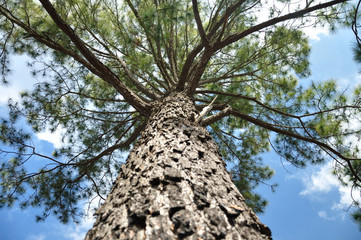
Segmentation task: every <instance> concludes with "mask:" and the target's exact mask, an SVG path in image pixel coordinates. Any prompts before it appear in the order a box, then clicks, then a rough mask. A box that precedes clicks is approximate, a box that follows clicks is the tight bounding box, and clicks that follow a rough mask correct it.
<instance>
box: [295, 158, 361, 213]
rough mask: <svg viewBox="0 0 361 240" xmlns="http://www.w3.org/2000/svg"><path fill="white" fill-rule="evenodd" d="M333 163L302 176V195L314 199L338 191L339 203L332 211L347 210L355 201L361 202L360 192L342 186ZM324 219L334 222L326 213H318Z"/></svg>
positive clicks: (334, 205)
mask: <svg viewBox="0 0 361 240" xmlns="http://www.w3.org/2000/svg"><path fill="white" fill-rule="evenodd" d="M332 168H333V163H332V162H329V163H327V164H325V165H324V166H322V167H320V168H319V169H318V171H314V172H312V173H306V174H304V175H303V176H302V182H303V184H304V187H305V188H304V189H303V190H302V191H301V192H300V195H303V196H309V197H314V196H315V195H318V196H320V195H322V194H326V193H329V192H330V191H332V190H337V191H338V193H339V197H340V198H339V200H338V202H336V203H334V204H333V206H332V208H331V210H342V211H344V210H347V209H349V208H350V206H352V204H353V201H354V200H355V201H358V202H361V196H360V190H354V191H352V188H351V187H350V186H344V185H342V184H341V183H340V182H339V180H338V179H337V178H336V176H335V175H333V174H332V172H331V171H332ZM318 215H319V216H320V217H322V218H324V219H328V220H332V218H330V217H328V215H327V213H326V212H325V211H320V212H318Z"/></svg>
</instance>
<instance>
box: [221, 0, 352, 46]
mask: <svg viewBox="0 0 361 240" xmlns="http://www.w3.org/2000/svg"><path fill="white" fill-rule="evenodd" d="M347 1H348V0H335V1H331V2H326V3H322V4H318V5H316V6H313V7H310V8H305V9H302V10H300V11H297V12H293V13H290V14H287V15H284V16H282V17H276V18H273V19H270V20H268V21H266V22H263V23H260V24H258V25H256V26H253V27H250V28H248V29H247V30H245V31H243V32H241V33H237V34H233V35H231V36H229V37H227V38H226V39H225V40H223V41H222V42H220V43H219V44H217V45H216V46H215V47H216V48H217V49H221V48H224V47H225V46H228V45H229V44H232V43H234V42H236V41H238V40H240V39H242V38H244V37H246V36H248V35H250V34H252V33H254V32H257V31H260V30H262V29H265V28H267V27H270V26H273V25H275V24H277V23H280V22H284V21H287V20H290V19H295V18H299V17H303V16H304V15H306V14H307V13H311V12H314V11H316V10H320V9H324V8H327V7H331V6H334V5H337V4H339V3H343V2H347Z"/></svg>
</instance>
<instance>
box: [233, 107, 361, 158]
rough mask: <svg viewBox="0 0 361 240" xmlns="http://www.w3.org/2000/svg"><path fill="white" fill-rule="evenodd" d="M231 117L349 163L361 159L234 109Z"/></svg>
mask: <svg viewBox="0 0 361 240" xmlns="http://www.w3.org/2000/svg"><path fill="white" fill-rule="evenodd" d="M231 115H233V116H235V117H239V118H242V119H244V120H246V121H248V122H250V123H253V124H255V125H257V126H260V127H263V128H265V129H268V130H270V131H273V132H276V133H279V134H282V135H285V136H289V137H293V138H296V139H299V140H302V141H305V142H309V143H313V144H316V145H318V146H319V147H321V148H324V149H326V150H328V151H330V152H331V153H332V154H334V155H335V156H337V157H339V158H341V159H343V160H345V161H348V162H349V161H355V160H361V159H358V158H348V157H345V156H343V155H342V154H341V153H340V152H338V151H337V150H335V149H334V148H332V147H330V146H329V145H327V144H326V143H323V142H320V141H318V140H316V139H313V138H309V137H304V136H301V135H299V134H296V133H293V132H290V131H287V130H284V129H280V128H277V127H275V126H273V125H272V124H270V123H267V122H264V121H262V120H259V119H257V118H254V117H251V116H249V115H246V114H244V113H241V112H239V111H236V110H234V109H231Z"/></svg>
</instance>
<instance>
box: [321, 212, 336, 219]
mask: <svg viewBox="0 0 361 240" xmlns="http://www.w3.org/2000/svg"><path fill="white" fill-rule="evenodd" d="M317 214H318V216H319V217H320V218H323V219H325V220H329V221H334V220H336V218H335V217H329V216H328V214H327V212H326V211H319V212H318V213H317Z"/></svg>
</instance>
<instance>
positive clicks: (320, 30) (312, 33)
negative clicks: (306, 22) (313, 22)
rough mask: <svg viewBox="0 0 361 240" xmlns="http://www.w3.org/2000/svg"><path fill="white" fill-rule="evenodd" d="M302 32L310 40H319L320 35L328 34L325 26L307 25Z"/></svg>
mask: <svg viewBox="0 0 361 240" xmlns="http://www.w3.org/2000/svg"><path fill="white" fill-rule="evenodd" d="M303 32H304V33H305V34H306V35H307V36H308V37H309V38H310V39H312V40H316V41H320V40H321V39H320V35H325V36H328V35H329V33H330V31H329V30H328V29H327V28H326V27H307V28H304V29H303Z"/></svg>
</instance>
